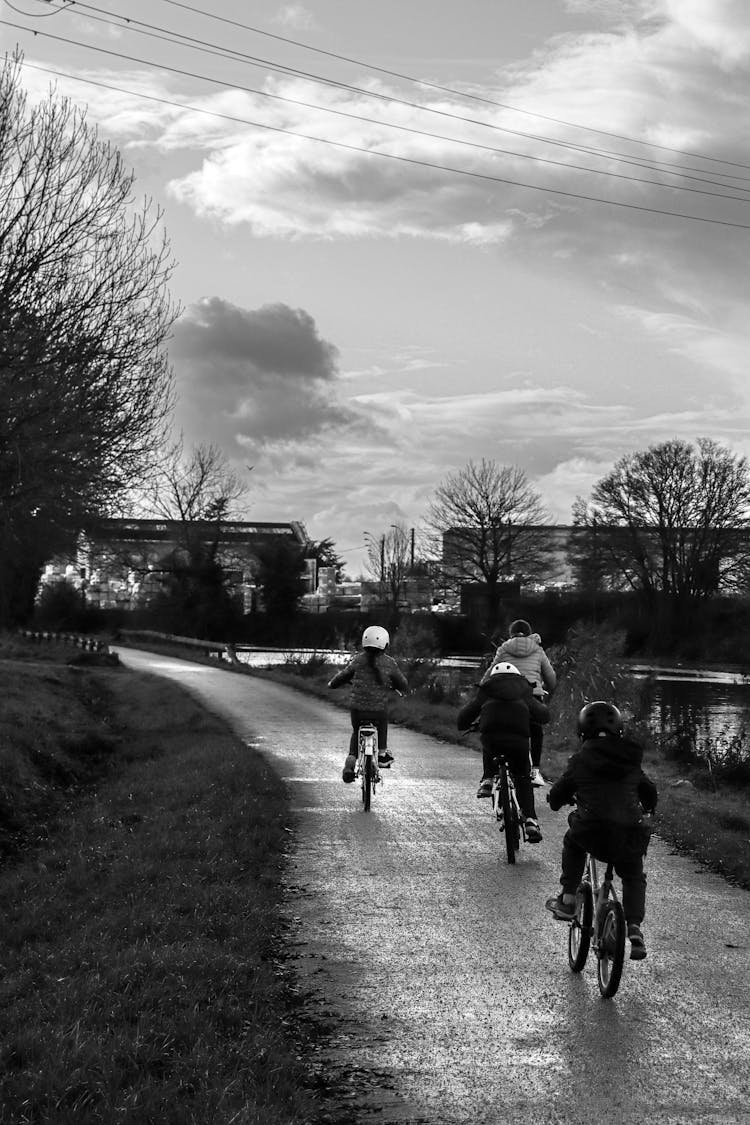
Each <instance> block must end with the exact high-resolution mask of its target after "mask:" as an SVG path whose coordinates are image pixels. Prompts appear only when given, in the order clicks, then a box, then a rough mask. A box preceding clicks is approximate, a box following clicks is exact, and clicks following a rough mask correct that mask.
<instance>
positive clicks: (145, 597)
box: [42, 519, 314, 611]
mask: <svg viewBox="0 0 750 1125" xmlns="http://www.w3.org/2000/svg"><path fill="white" fill-rule="evenodd" d="M188 537H189V539H190V541H191V542H192V543H200V544H203V545H205V546H210V547H215V548H216V558H217V560H218V561H219V563H220V564H221V565H222V567H224V569H225V571H226V573H227V577H228V580H229V583H230V584H231V585H232V586H233V587H234V588H235V589H236V590H237V591H238V592H240V593H241V594H242V596H243V601H244V605H245V610H246V611H249V610H250V609H252V608H254V600H255V581H254V570H255V566H256V564H257V561H258V558H257V552H258V550H259V549H260V548H262V547H264V546H267V545H268V544H270V543H272V542H273V541H274V540H277V539H286V540H291V541H292V542H294V543H296V544H298V545H299V546H300V547H302V548H306V547H308V546H309V543H310V540H309V537H308V535H307V532H306V530H305V527H304V524H302V523H299V522H298V521H295V520H292V521H290V522H288V523H284V522H278V523H263V522H257V521H256V522H252V523H251V522H245V521H240V520H227V521H222V522H221V523H216V522H215V521H211V520H196V521H192V522H190V523H185V522H183V521H182V520H156V519H102V520H100V521H99V522H98V523H97V524H96V526H95V527H93V528H92V529H91V530H90V531H89V532H88V534H87V535H86V536H81V537H80V539H79V542H78V546H77V550H76V554H75V558H65V557H60V558H57V559H55V560H54V561H53V562H52V563H50V564H49V565H48V566H47V567H46V569H45V572H44V574H43V576H42V584H43V585H45V584H49V583H53V582H56V581H59V580H60V579H62V578H65V579H67V580H68V581H71V582H73V584H74V585H76V586H77V587H78V588H79V589H81V591H82V593H84V594H85V597H86V601H87V602H88V603H89V604H91V605H96V606H100V607H101V608H102V609H109V608H112V607H119V608H124V609H132V608H134V607H135V606H137V605H143V604H147V603H148V601H149V599H150V598H151V596H152V595H153V594H154V593H156V592H157V591H158V589H159V579H160V578H161V577H163V576H164V575H165V574H168V573H169V572H170V571H171V570H173V568H174V564H175V561H176V560H179V558H180V557H181V556H186V555H187V546H186V542H187V539H188ZM313 574H314V565H313V566H309V567H308V582H309V584H310V587H311V588H312V584H313V581H314V579H313V577H312V576H313Z"/></svg>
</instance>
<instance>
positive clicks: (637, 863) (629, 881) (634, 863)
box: [615, 855, 646, 926]
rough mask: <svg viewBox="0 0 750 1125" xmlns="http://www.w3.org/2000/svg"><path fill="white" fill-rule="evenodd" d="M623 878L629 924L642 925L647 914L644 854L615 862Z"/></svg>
mask: <svg viewBox="0 0 750 1125" xmlns="http://www.w3.org/2000/svg"><path fill="white" fill-rule="evenodd" d="M615 871H616V872H617V874H618V875H619V876H620V878H621V879H622V907H623V910H624V911H625V921H626V922H627V923H628V925H636V926H640V924H641V922H642V921H643V919H644V917H645V914H646V875H645V873H644V870H643V856H642V855H637V856H632V857H631V858H629V859H627V860H622V861H621V862H620V863H616V864H615Z"/></svg>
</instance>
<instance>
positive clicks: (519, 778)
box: [506, 750, 536, 820]
mask: <svg viewBox="0 0 750 1125" xmlns="http://www.w3.org/2000/svg"><path fill="white" fill-rule="evenodd" d="M506 760H507V762H508V766H509V768H510V770H511V772H512V774H513V781H514V782H515V785H516V796H517V797H518V803H519V805H520V806H521V812H522V813H523V815H524V818H525V819H527V820H528V818H529V817H531V818H532V820H536V807H535V805H534V789H533V787H532V784H531V769H530V767H529V755H528V753H527V752H526V751H520V752H519V751H518V750H513V751H512V752H510V753H508V754H506Z"/></svg>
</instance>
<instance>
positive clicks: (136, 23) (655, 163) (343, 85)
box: [6, 0, 750, 187]
mask: <svg viewBox="0 0 750 1125" xmlns="http://www.w3.org/2000/svg"><path fill="white" fill-rule="evenodd" d="M8 2H9V0H6V3H8ZM41 2H43V0H41ZM66 2H67V6H68V7H67V8H66V10H68V9H69V8H72V7H73V5H75V6H76V7H78V8H81V9H83V10H85V11H86V12H87V13H88V14H89V17H90V18H91V19H94V20H97V21H98V22H100V23H104V24H109V25H110V26H114V27H120V28H121V27H122V26H123V23H124V24H125V26H126V27H127V29H128V30H130V31H133V32H135V33H136V34H140V35H145V36H147V37H149V38H154V39H163V38H164V37H165V36H166V37H167V38H166V41H167V42H171V43H176V42H177V43H180V44H181V45H186V46H188V47H191V48H192V49H194V50H198V51H201V52H202V53H205V54H208V55H216V54H218V55H219V56H220V57H222V58H227V57H229V58H233V59H236V60H238V61H241V62H246V63H248V64H249V65H251V66H259V67H264V68H265V69H266V70H269V71H271V72H272V73H277V74H283V75H295V76H297V77H299V78H303V79H304V80H306V81H308V82H314V83H318V84H321V85H324V86H328V87H335V88H338V89H342V90H347V91H350V92H352V93H356V94H359V95H361V96H363V97H367V98H372V99H375V100H378V101H382V102H390V103H392V104H394V105H403V106H406V107H407V108H410V109H417V110H420V111H422V112H424V113H431V114H434V115H437V116H440V117H445V118H449V119H451V120H455V121H460V122H462V123H463V124H469V125H475V126H478V127H481V128H486V129H492V130H494V131H496V132H503V133H507V134H509V135H510V136H515V137H521V138H523V139H525V140H532V141H541V142H543V143H545V144H550V145H554V146H555V147H558V148H564V149H570V150H572V151H575V152H582V153H585V154H586V155H594V156H601V157H612V158H614V159H616V160H618V161H621V162H624V163H629V164H635V166H637V167H641V168H646V169H648V170H650V171H659V172H662V171H663V170H664V169H665V168H666V169H676V170H677V172H678V174H681V175H684V174H685V172H698V173H701V174H705V173H709V174H713V175H714V176H722V177H723V178H724V179H731V180H737V179H740V180H744V181H747V180H748V177H745V176H737V175H735V174H734V173H732V172H726V171H722V170H721V169H718V168H715V169H713V172H711V170H710V169H706V168H695V167H692V166H684V165H679V164H673V163H670V162H667V161H663V160H652V161H651V162H649V163H648V164H643V163H641V162H640V160H638V159H637V158H635V157H634V155H633V154H628V153H621V152H617V151H612V150H610V149H601V148H597V147H595V146H592V145H584V144H580V143H577V142H573V141H563V140H560V139H558V138H555V137H547V136H543V135H540V134H537V133H527V132H524V131H522V130H518V129H511V128H509V127H507V126H503V125H498V124H497V123H495V122H491V121H485V120H483V119H478V118H472V117H464V116H462V115H461V114H458V113H452V112H450V111H449V110H444V109H438V108H436V107H435V106H426V105H423V104H422V103H420V102H413V101H410V100H408V99H406V98H399V97H397V96H396V95H394V94H385V93H381V92H379V91H376V90H367V89H365V88H363V87H361V86H355V85H352V84H351V83H347V82H342V81H340V80H337V79H333V78H330V77H328V76H325V75H319V74H313V73H312V72H310V71H306V70H301V69H299V68H298V67H291V66H287V65H285V64H283V63H279V62H278V61H276V60H272V59H265V58H260V57H258V56H256V55H250V54H247V53H244V52H242V51H239V50H237V49H236V48H234V47H224V46H222V45H221V44H217V43H207V42H206V41H205V40H203V39H198V38H196V37H195V36H189V35H186V34H185V33H184V32H181V31H173V30H172V29H170V28H163V27H160V26H158V25H156V24H151V23H146V22H145V21H143V20H138V19H135V18H134V17H132V16H124V15H120V14H119V13H114V14H115V16H116V20H120V21H121V22H120V23H118V22H116V20H114V19H111V18H109V19H108V18H106V17H105V16H104V15H102V12H101V9H99V8H96V7H94V6H93V5H91V4H88V3H86V2H85V0H66ZM163 2H165V3H175V0H163ZM176 6H177V7H187V8H188V9H189V10H191V11H194V12H197V13H199V14H202V15H206V16H208V17H209V18H216V19H217V20H219V21H221V22H222V23H229V24H232V25H233V26H238V27H242V28H246V29H247V30H251V31H253V32H257V33H258V34H267V35H269V36H271V37H272V38H275V39H281V40H282V41H284V42H290V43H294V44H295V45H298V46H305V45H304V44H301V43H299V42H298V41H297V40H288V39H286V38H285V37H284V36H275V35H272V33H270V32H267V33H266V32H261V31H260V30H259V29H257V28H251V27H249V26H248V25H245V24H240V23H238V22H237V21H235V20H228V19H226V18H225V17H223V16H216V17H212V16H211V15H210V13H206V12H201V10H200V9H198V8H190V7H189V6H187V5H183V4H176ZM70 42H74V43H75V42H76V41H75V40H70ZM78 45H79V46H83V44H80V43H79V44H78ZM91 49H96V48H93V47H92V48H91ZM310 49H311V50H319V49H318V48H310ZM320 53H323V54H333V52H323V51H320ZM336 57H338V56H336ZM340 57H342V58H343V57H344V56H340ZM348 61H354V60H348ZM149 65H154V64H149ZM362 65H363V66H368V65H369V64H367V63H363V64H362ZM167 69H168V68H167ZM371 69H375V70H378V69H380V68H378V67H373V68H371ZM387 73H394V74H395V72H387ZM396 76H397V77H401V78H407V76H404V75H396ZM407 80H408V81H410V82H413V83H416V84H419V85H428V86H429V85H430V84H429V83H422V82H421V80H420V79H417V78H407ZM437 88H438V89H440V90H442V91H444V92H447V93H451V94H453V95H455V96H457V97H464V96H466V95H464V94H462V92H461V91H457V90H452V89H451V88H449V87H437ZM475 100H480V101H484V102H485V103H486V104H490V105H496V106H498V107H500V108H505V109H512V110H514V112H526V111H516V110H515V109H514V107H509V106H504V105H503V104H502V103H500V102H493V101H492V100H491V99H478V98H475ZM320 108H324V107H320ZM533 116H539V117H542V118H543V117H544V115H542V114H538V115H537V114H534V115H533ZM547 119H548V120H553V121H557V123H558V124H564V125H566V126H567V127H570V128H576V129H581V130H585V131H588V132H603V131H600V130H595V129H589V128H588V126H583V125H573V124H572V123H570V122H563V121H559V120H558V119H556V118H547ZM603 135H606V136H612V137H617V138H618V139H620V140H625V141H627V142H628V143H631V144H637V145H641V146H645V147H647V148H658V149H661V150H663V151H667V152H674V153H678V154H680V155H689V156H691V157H693V158H697V159H700V160H704V161H709V162H711V163H713V164H724V165H730V166H731V167H735V168H743V169H745V170H746V171H750V165H746V164H740V163H738V162H736V161H726V160H723V159H722V158H719V157H711V156H707V155H705V154H700V153H686V152H684V151H683V150H681V149H672V148H669V147H668V146H666V145H656V144H655V143H653V142H650V141H643V140H636V139H634V138H632V137H625V136H621V135H620V134H616V133H604V132H603ZM644 159H645V158H644ZM660 165H661V167H659V166H660ZM706 182H709V183H712V184H713V185H714V186H717V187H731V186H733V185H730V184H723V183H719V182H717V181H714V180H710V181H706Z"/></svg>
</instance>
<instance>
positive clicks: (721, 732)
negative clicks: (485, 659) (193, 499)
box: [237, 646, 750, 753]
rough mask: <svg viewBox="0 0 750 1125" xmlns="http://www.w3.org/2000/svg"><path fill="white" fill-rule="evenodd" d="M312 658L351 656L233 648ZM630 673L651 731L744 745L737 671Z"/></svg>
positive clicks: (749, 700)
mask: <svg viewBox="0 0 750 1125" xmlns="http://www.w3.org/2000/svg"><path fill="white" fill-rule="evenodd" d="M313 655H315V656H325V657H326V659H327V660H329V661H330V662H331V663H333V664H345V663H346V662H347V661H348V660H350V659H351V656H352V653H351V652H350V651H348V650H341V649H339V650H329V651H327V652H321V651H319V650H314V649H295V650H290V649H283V648H278V649H268V648H266V649H260V648H258V649H255V648H252V647H250V646H247V647H245V646H238V647H237V658H238V660H240V661H242V662H243V663H247V664H251V665H255V666H257V667H260V666H265V667H268V666H269V665H273V664H276V665H278V664H284V663H287V662H288V661H290V660H299V661H301V662H304V661H306V660H309V659H310V658H311V657H312V656H313ZM441 666H442V670H443V673H444V675H445V678H446V680H453V679H454V678H458V679H460V680H461V682H462V683H463V682H464V681H465V682H467V683H468V682H470V681H472V680H473V671H474V669H477V668H478V666H479V658H472V657H467V658H460V657H448V658H447V659H446V660H444V661H441ZM632 673H633V675H634V676H636V677H637V678H643V677H645V676H647V675H649V674H653V675H655V677H656V680H655V684H654V688H653V695H652V707H651V716H650V718H651V723H652V725H653V727H654V729H655V730H657V731H660V732H664V733H668V732H679V731H683V732H686V733H690V735H691V737H692V738H694V739H695V743H696V744H697V745H700V744H702V743H704V742H706V741H708V742H717V741H719V742H731V741H733V740H735V739H743V740H744V736H745V734H746V733H747V736H748V739H750V676H746V675H743V674H742V673H741V672H739V671H729V670H728V671H721V670H713V669H701V668H686V667H666V666H648V667H647V666H641V665H638V666H633V667H632ZM748 753H750V743H749V744H748Z"/></svg>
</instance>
